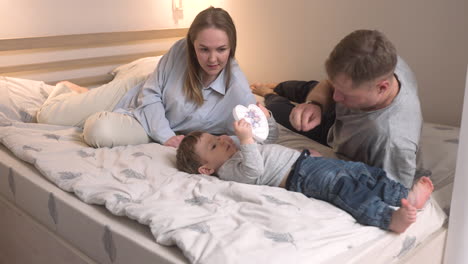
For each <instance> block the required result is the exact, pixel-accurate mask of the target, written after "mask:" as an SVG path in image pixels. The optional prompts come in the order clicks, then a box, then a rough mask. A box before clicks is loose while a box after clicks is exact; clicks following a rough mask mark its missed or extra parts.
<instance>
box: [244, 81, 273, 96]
mask: <svg viewBox="0 0 468 264" xmlns="http://www.w3.org/2000/svg"><path fill="white" fill-rule="evenodd" d="M276 85H277V84H276V83H252V84H251V85H250V89H251V90H252V92H253V93H254V94H256V95H260V96H265V95H267V94H271V93H272V94H276V93H275V92H274V90H273V89H275V87H276Z"/></svg>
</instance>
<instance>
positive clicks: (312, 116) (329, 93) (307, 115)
mask: <svg viewBox="0 0 468 264" xmlns="http://www.w3.org/2000/svg"><path fill="white" fill-rule="evenodd" d="M332 102H333V87H332V86H331V84H330V82H329V81H328V80H324V81H321V82H319V83H318V84H317V86H315V87H314V89H312V90H311V91H310V92H309V94H308V95H307V98H306V102H305V103H303V104H299V105H297V106H296V107H294V108H293V110H292V111H291V114H290V115H289V121H290V122H291V125H292V126H293V127H294V128H295V129H296V130H298V131H310V130H312V129H314V128H315V127H316V126H318V125H319V124H320V123H321V122H322V111H328V109H329V108H330V107H331V106H332V105H333V104H332Z"/></svg>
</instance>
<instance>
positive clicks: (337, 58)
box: [325, 30, 397, 86]
mask: <svg viewBox="0 0 468 264" xmlns="http://www.w3.org/2000/svg"><path fill="white" fill-rule="evenodd" d="M396 64H397V53H396V49H395V46H394V45H393V44H392V43H391V42H390V40H388V39H387V37H385V35H384V34H382V33H381V32H379V31H377V30H356V31H354V32H352V33H351V34H349V35H347V36H346V37H345V38H343V39H342V40H341V41H340V42H339V43H338V44H337V45H336V46H335V48H334V49H333V51H332V52H331V53H330V56H329V57H328V59H327V61H326V62H325V69H326V71H327V74H328V78H329V79H330V80H333V79H335V78H336V77H337V76H338V75H339V74H345V75H346V76H347V77H349V78H351V80H352V81H353V85H354V86H357V85H360V84H362V83H364V82H367V81H372V80H375V79H376V78H379V77H390V76H391V75H392V74H393V72H394V71H395V67H396Z"/></svg>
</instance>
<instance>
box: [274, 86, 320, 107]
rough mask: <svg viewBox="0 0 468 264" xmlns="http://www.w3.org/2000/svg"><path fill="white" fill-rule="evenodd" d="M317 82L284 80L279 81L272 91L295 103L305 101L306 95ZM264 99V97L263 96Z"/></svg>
mask: <svg viewBox="0 0 468 264" xmlns="http://www.w3.org/2000/svg"><path fill="white" fill-rule="evenodd" d="M317 84H318V82H317V81H308V82H306V81H286V82H282V83H279V84H278V85H277V86H276V87H275V88H274V89H273V91H274V92H275V93H276V94H277V95H279V96H283V97H286V98H287V99H288V100H289V101H292V102H295V103H299V104H302V103H305V101H306V98H307V95H308V94H309V92H310V91H311V90H312V89H314V87H315V86H316V85H317ZM265 99H266V98H265Z"/></svg>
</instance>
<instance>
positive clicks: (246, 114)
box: [232, 104, 268, 142]
mask: <svg viewBox="0 0 468 264" xmlns="http://www.w3.org/2000/svg"><path fill="white" fill-rule="evenodd" d="M232 114H233V116H234V119H235V120H236V121H239V120H241V119H242V118H243V119H245V121H247V122H249V123H250V126H251V127H252V134H253V138H254V139H255V140H256V141H259V142H262V141H264V140H265V139H266V138H267V137H268V121H267V118H266V116H265V114H264V113H263V111H262V109H260V107H258V106H256V105H254V104H250V105H248V106H247V107H245V106H243V105H237V106H236V107H234V109H233V110H232Z"/></svg>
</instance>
